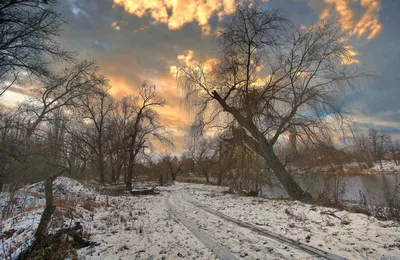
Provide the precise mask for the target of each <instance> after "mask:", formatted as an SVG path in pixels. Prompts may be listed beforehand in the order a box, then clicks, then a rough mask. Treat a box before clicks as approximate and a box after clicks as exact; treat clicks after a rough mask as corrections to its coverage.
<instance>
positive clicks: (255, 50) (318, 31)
mask: <svg viewBox="0 0 400 260" xmlns="http://www.w3.org/2000/svg"><path fill="white" fill-rule="evenodd" d="M344 36H345V35H344V34H343V33H342V32H341V30H340V28H339V27H338V26H337V25H336V24H335V23H334V22H332V21H323V22H320V23H318V24H316V25H313V26H310V27H308V28H301V29H298V28H295V27H294V26H293V25H292V24H291V23H290V22H289V21H288V20H286V19H285V18H283V17H281V16H280V15H279V13H277V12H269V11H264V10H262V9H261V8H260V6H258V5H257V4H251V3H247V4H243V5H238V7H237V9H236V11H235V12H234V14H233V15H232V17H231V19H230V20H229V22H228V23H226V24H224V25H223V29H222V30H221V32H220V33H219V36H218V39H219V52H218V62H216V63H215V64H214V65H213V66H212V68H211V69H210V63H208V64H207V66H205V64H201V63H197V62H193V63H192V64H190V66H184V67H181V68H180V69H178V72H177V78H178V81H179V83H180V84H179V85H180V86H181V88H182V89H183V90H184V91H185V97H186V99H185V100H186V101H187V102H186V104H187V105H189V107H190V108H191V109H192V111H193V110H195V111H196V113H195V115H196V116H195V120H194V126H195V129H197V130H201V131H198V132H202V131H203V130H205V129H208V128H209V127H223V128H225V129H226V128H229V127H230V128H231V129H232V130H233V133H234V136H235V138H236V139H237V140H240V141H241V142H243V143H245V144H246V145H247V146H248V147H249V148H251V149H252V150H253V151H254V152H256V153H257V154H258V155H259V156H261V157H262V158H264V159H265V161H266V163H267V164H268V166H269V167H270V168H271V169H272V170H273V172H274V173H275V175H276V177H277V178H278V179H279V181H280V183H281V184H282V186H283V187H284V188H285V190H286V191H287V193H288V194H289V195H290V196H292V197H293V198H296V199H300V200H309V199H311V195H310V194H308V193H307V192H305V191H303V190H302V189H301V187H300V186H299V185H298V184H297V183H296V182H295V181H294V179H293V177H292V176H291V175H290V174H289V172H288V171H287V170H286V169H285V166H284V164H283V163H282V162H281V161H280V160H279V158H278V157H277V155H276V152H275V151H274V146H275V145H276V144H277V143H278V142H279V140H282V139H283V138H282V137H284V136H288V135H289V133H295V134H296V136H297V137H298V140H303V141H304V142H308V143H309V142H313V143H315V142H324V141H325V137H328V136H331V134H332V132H333V131H332V130H333V128H334V125H335V124H333V122H334V121H335V119H338V120H343V117H344V114H343V102H341V96H342V94H343V93H345V91H346V90H348V89H352V88H353V87H355V86H356V83H357V78H359V77H360V76H363V74H362V73H361V72H360V71H359V70H358V69H357V67H356V66H353V65H351V63H352V57H351V53H350V52H349V48H348V47H347V45H346V41H345V39H346V38H345V37H344Z"/></svg>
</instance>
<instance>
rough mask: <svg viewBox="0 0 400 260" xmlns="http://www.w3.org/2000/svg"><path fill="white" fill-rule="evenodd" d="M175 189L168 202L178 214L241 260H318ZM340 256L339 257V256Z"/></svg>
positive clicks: (312, 255) (313, 255)
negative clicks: (191, 200)
mask: <svg viewBox="0 0 400 260" xmlns="http://www.w3.org/2000/svg"><path fill="white" fill-rule="evenodd" d="M182 197H183V195H182V194H181V193H180V192H179V191H178V192H177V191H175V192H173V193H172V196H171V201H172V203H173V205H174V207H175V208H178V209H179V212H180V214H182V215H181V216H182V217H183V218H184V219H187V220H189V221H190V222H191V223H194V224H195V225H196V228H198V229H200V230H202V231H204V232H207V233H208V235H209V236H210V237H211V238H212V239H213V240H215V241H218V242H219V243H220V244H222V245H223V246H224V247H226V248H228V249H230V251H231V252H233V253H234V254H236V255H238V256H240V258H241V259H318V258H320V257H315V254H310V253H309V252H305V251H304V250H302V249H299V248H296V247H291V246H288V245H287V244H285V243H282V241H276V240H275V239H271V238H268V237H265V236H264V235H261V234H259V233H257V232H254V231H253V230H250V229H249V228H248V227H243V226H238V225H237V224H236V223H232V222H227V221H226V220H225V219H223V218H221V217H220V216H216V215H215V214H212V213H209V212H207V211H204V210H202V209H199V208H198V207H197V206H195V205H192V204H191V203H189V202H187V201H186V200H184V199H182ZM342 259H343V258H342Z"/></svg>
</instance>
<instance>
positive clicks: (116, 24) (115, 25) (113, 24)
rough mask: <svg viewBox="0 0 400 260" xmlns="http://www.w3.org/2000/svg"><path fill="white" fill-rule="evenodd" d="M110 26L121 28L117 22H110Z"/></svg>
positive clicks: (116, 28)
mask: <svg viewBox="0 0 400 260" xmlns="http://www.w3.org/2000/svg"><path fill="white" fill-rule="evenodd" d="M111 27H112V28H114V29H115V30H117V31H119V30H121V26H119V25H118V22H112V24H111Z"/></svg>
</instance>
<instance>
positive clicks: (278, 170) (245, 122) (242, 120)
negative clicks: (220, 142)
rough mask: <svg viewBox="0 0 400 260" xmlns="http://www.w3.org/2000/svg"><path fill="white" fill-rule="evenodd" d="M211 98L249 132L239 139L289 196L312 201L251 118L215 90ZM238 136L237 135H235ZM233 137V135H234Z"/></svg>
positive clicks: (240, 133)
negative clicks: (267, 168)
mask: <svg viewBox="0 0 400 260" xmlns="http://www.w3.org/2000/svg"><path fill="white" fill-rule="evenodd" d="M212 94H213V97H214V99H215V100H216V101H218V103H219V104H220V105H221V107H222V108H223V109H224V110H225V111H226V112H228V113H230V114H231V115H232V116H233V117H234V118H235V119H236V121H237V122H238V123H239V125H240V126H242V127H243V128H245V129H246V130H247V131H249V133H250V135H251V137H250V136H248V135H247V134H246V132H245V131H244V130H243V132H239V137H240V138H241V139H242V140H243V141H244V142H245V143H246V144H247V145H248V146H249V147H250V148H251V149H252V150H253V151H254V152H256V153H257V154H259V155H260V156H261V157H263V158H264V160H265V161H266V162H267V164H268V165H269V167H271V169H272V170H273V172H274V174H275V175H276V177H277V178H278V180H279V181H280V183H281V184H282V186H283V187H284V188H285V190H286V192H287V193H288V194H289V196H291V197H293V198H295V199H298V200H301V201H309V200H311V199H312V197H311V194H309V193H307V192H304V191H303V190H302V189H301V188H300V186H299V185H298V184H297V183H296V182H295V181H294V179H293V178H292V176H290V174H289V173H288V172H287V171H286V168H285V166H284V165H283V164H282V163H281V161H280V160H279V159H278V157H277V156H276V155H275V153H274V151H273V147H272V144H270V143H269V141H268V140H267V139H266V138H265V136H264V135H263V134H262V133H261V132H260V131H259V130H258V128H257V127H256V125H255V124H254V123H253V121H252V119H251V118H247V117H244V116H243V115H242V114H241V113H240V112H239V111H238V110H237V109H236V108H234V107H230V106H229V105H228V104H227V103H226V101H225V100H224V99H222V98H221V96H220V95H219V94H218V92H217V91H216V90H214V91H213V92H212ZM236 134H238V133H236ZM234 135H235V133H234Z"/></svg>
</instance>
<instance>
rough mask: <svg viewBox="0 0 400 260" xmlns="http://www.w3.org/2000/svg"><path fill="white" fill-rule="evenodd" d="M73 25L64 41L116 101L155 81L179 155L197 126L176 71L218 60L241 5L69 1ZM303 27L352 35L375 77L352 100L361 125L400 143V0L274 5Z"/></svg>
mask: <svg viewBox="0 0 400 260" xmlns="http://www.w3.org/2000/svg"><path fill="white" fill-rule="evenodd" d="M61 2H62V3H61V6H60V10H61V12H62V13H63V15H64V17H65V19H66V20H67V22H68V23H67V25H66V27H65V29H64V30H63V31H62V33H61V36H60V42H61V44H62V45H63V46H65V47H66V48H67V49H70V50H75V51H77V52H78V53H79V57H80V58H81V59H89V60H95V61H96V62H97V63H98V65H99V66H100V71H101V73H102V74H104V75H105V76H107V77H108V78H109V79H110V82H111V84H112V86H113V89H112V90H111V94H112V95H113V96H114V97H116V98H119V97H122V96H123V95H127V94H132V93H136V88H137V86H138V85H139V84H140V83H141V82H143V81H145V80H146V81H148V82H150V83H153V84H155V85H156V86H157V91H158V93H159V94H160V95H162V96H163V97H165V98H166V99H167V101H168V105H167V106H166V107H165V108H163V109H162V110H160V115H161V119H162V122H163V123H165V124H166V125H168V126H169V128H170V129H171V131H172V133H173V134H172V138H173V141H174V142H175V143H176V147H175V151H177V152H179V151H182V149H183V140H184V135H185V129H186V127H187V126H188V122H189V120H190V116H189V113H187V111H186V110H187V109H185V108H184V107H183V105H182V102H181V98H180V92H179V89H178V88H177V83H176V79H175V76H174V68H176V67H174V66H178V65H180V64H185V63H186V64H187V63H190V61H192V60H193V59H196V60H202V61H210V60H212V58H213V57H214V56H215V55H216V52H217V45H216V38H215V31H216V29H217V28H218V26H219V25H220V21H223V19H224V18H226V17H228V16H229V15H230V14H231V13H232V12H233V11H234V8H235V4H236V3H237V0H65V1H61ZM262 6H263V8H265V9H266V10H275V9H279V10H280V12H281V14H282V15H283V16H285V17H286V18H288V19H290V20H291V21H292V22H293V23H294V24H295V25H297V26H309V25H312V24H314V23H316V22H318V21H319V20H320V19H323V18H325V17H327V16H329V15H334V16H336V17H337V18H338V19H339V23H340V26H341V27H342V29H343V30H345V31H346V32H348V35H349V37H350V44H351V50H352V51H353V52H354V55H355V56H354V61H353V62H356V63H358V65H359V66H361V67H362V68H363V69H364V70H366V71H367V72H369V73H371V74H373V75H376V77H373V78H367V79H364V80H363V82H362V86H363V87H362V88H361V90H360V93H359V95H351V96H349V97H348V102H349V103H351V105H352V106H353V107H355V108H357V109H356V110H357V111H358V112H359V113H358V114H355V115H354V116H353V118H354V120H355V121H357V122H359V123H360V124H361V125H362V126H365V127H370V126H375V127H376V128H377V129H379V130H382V131H384V132H386V133H388V134H391V135H393V137H394V138H395V139H396V138H397V139H399V138H400V105H399V104H400V103H399V99H400V88H399V86H398V82H399V79H400V73H398V66H399V64H397V62H398V61H400V30H399V29H398V24H400V17H399V16H398V13H399V11H400V1H398V0H382V1H379V0H268V1H265V0H264V1H262Z"/></svg>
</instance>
